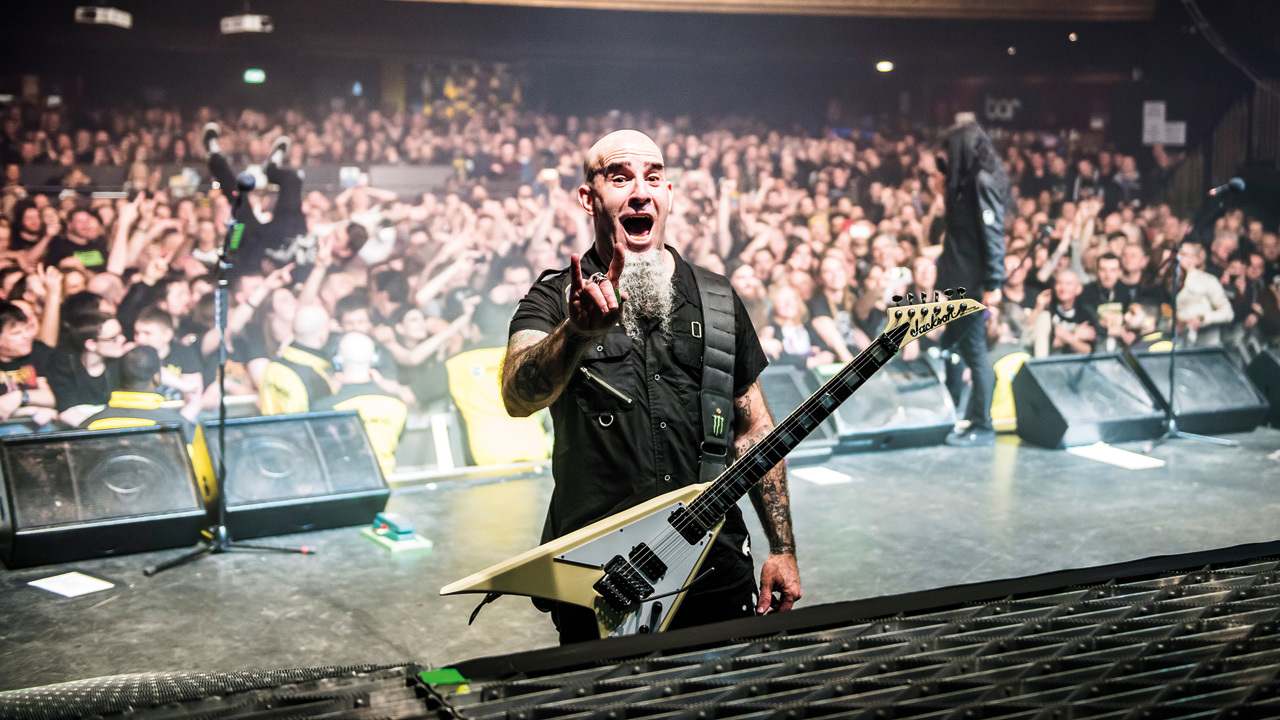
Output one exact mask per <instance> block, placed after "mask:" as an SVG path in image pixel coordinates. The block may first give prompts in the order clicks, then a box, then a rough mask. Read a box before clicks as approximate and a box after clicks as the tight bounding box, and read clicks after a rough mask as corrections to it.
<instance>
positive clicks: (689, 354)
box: [671, 335, 702, 378]
mask: <svg viewBox="0 0 1280 720" xmlns="http://www.w3.org/2000/svg"><path fill="white" fill-rule="evenodd" d="M671 345H672V347H673V349H674V350H675V356H676V361H677V362H679V363H680V364H681V365H683V366H684V368H685V370H688V371H689V374H690V375H692V376H693V377H694V378H701V377H702V338H695V337H691V336H690V337H687V336H684V335H676V336H674V337H673V338H671Z"/></svg>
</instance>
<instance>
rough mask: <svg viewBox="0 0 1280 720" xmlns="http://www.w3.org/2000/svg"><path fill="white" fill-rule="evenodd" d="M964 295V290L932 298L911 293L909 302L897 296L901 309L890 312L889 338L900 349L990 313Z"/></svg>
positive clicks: (894, 298)
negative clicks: (961, 321) (945, 327)
mask: <svg viewBox="0 0 1280 720" xmlns="http://www.w3.org/2000/svg"><path fill="white" fill-rule="evenodd" d="M964 293H965V290H964V288H957V289H955V290H951V289H950V288H948V289H946V290H943V291H942V292H941V293H939V292H937V291H934V293H933V297H932V298H924V297H921V298H916V297H915V296H914V295H913V294H912V293H907V297H906V298H905V299H904V298H903V297H902V296H901V295H894V296H893V301H894V302H895V303H897V305H892V306H890V307H889V309H888V310H887V311H886V312H887V313H888V315H889V324H888V325H887V326H885V329H884V333H885V335H888V336H889V337H890V338H891V339H892V340H893V341H894V342H895V343H897V344H898V345H899V346H902V345H906V344H907V343H909V342H913V341H915V340H917V339H918V338H919V337H920V336H922V335H925V334H927V333H929V332H930V331H932V330H934V329H936V328H939V327H942V326H943V325H946V324H947V323H949V322H954V321H956V320H959V319H960V318H962V317H966V316H969V315H973V314H974V313H979V312H982V311H983V310H986V309H987V306H986V305H983V304H982V303H980V302H978V301H977V300H974V299H973V298H968V297H965V296H964ZM922 295H923V293H922ZM926 300H927V301H928V302H926Z"/></svg>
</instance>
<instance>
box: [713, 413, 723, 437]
mask: <svg viewBox="0 0 1280 720" xmlns="http://www.w3.org/2000/svg"><path fill="white" fill-rule="evenodd" d="M717 412H719V411H717ZM711 434H712V435H715V436H716V437H720V436H721V435H724V416H723V415H716V416H715V417H713V418H711Z"/></svg>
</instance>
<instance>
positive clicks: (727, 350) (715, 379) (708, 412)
mask: <svg viewBox="0 0 1280 720" xmlns="http://www.w3.org/2000/svg"><path fill="white" fill-rule="evenodd" d="M689 266H690V267H691V268H693V277H694V279H695V280H696V282H697V285H698V298H699V300H701V302H702V323H701V325H699V324H696V323H695V324H694V326H693V336H694V337H698V336H702V338H703V350H702V392H701V395H700V397H701V401H702V402H701V403H700V404H701V407H702V445H701V449H702V470H701V472H700V474H699V482H704V483H705V482H711V481H712V480H715V479H716V478H718V477H720V474H721V473H723V472H724V471H725V468H726V467H727V465H728V451H729V430H730V428H731V427H732V423H733V363H734V351H735V349H736V347H737V345H736V338H735V337H734V317H733V314H734V313H733V288H732V287H730V285H729V280H728V279H727V278H725V277H724V276H722V275H717V274H715V273H713V272H711V271H710V270H706V269H704V268H701V267H699V266H697V265H693V264H692V263H690V265H689Z"/></svg>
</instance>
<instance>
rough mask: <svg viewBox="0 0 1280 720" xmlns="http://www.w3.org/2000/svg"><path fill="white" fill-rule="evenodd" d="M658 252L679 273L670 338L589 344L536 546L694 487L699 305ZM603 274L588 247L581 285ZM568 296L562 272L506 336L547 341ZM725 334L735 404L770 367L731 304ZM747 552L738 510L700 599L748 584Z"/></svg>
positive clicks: (616, 336) (562, 424) (569, 394)
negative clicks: (731, 351)
mask: <svg viewBox="0 0 1280 720" xmlns="http://www.w3.org/2000/svg"><path fill="white" fill-rule="evenodd" d="M667 251H668V252H670V253H671V255H672V256H673V257H674V258H675V265H676V268H675V274H674V276H673V278H672V284H673V289H674V296H675V297H674V302H673V307H672V311H671V321H670V325H669V329H670V332H669V334H664V333H663V332H662V331H661V328H660V326H659V325H658V323H656V322H652V323H650V322H648V320H647V319H642V323H645V325H646V329H645V334H644V339H643V340H642V341H636V340H633V339H632V338H631V337H629V336H628V335H627V334H626V332H625V331H624V330H623V328H622V327H621V326H620V325H618V326H615V327H613V328H612V329H610V330H609V332H607V333H605V334H604V335H602V336H600V337H598V338H596V339H595V340H593V341H591V342H589V343H588V347H587V349H586V353H585V354H584V355H583V358H582V360H581V363H580V365H579V369H578V370H577V371H575V372H574V374H573V378H572V379H571V380H570V382H569V384H568V385H567V386H566V387H565V390H564V392H562V393H561V394H560V396H559V397H558V398H557V399H556V401H555V402H554V403H552V405H551V408H550V409H551V419H552V422H553V423H554V425H555V447H554V449H553V452H552V461H551V462H552V474H553V476H554V477H555V489H554V490H553V492H552V496H551V507H550V509H549V511H548V516H547V524H546V527H545V529H544V539H550V538H553V537H559V536H562V535H564V534H566V533H568V532H572V531H573V530H576V529H578V528H581V527H584V526H586V525H588V524H590V523H592V522H594V521H596V520H599V519H601V518H604V517H607V516H609V515H612V514H614V513H616V512H618V511H620V510H623V509H626V508H629V507H632V506H634V505H636V504H639V503H641V502H643V501H645V500H648V499H650V498H653V497H656V496H658V495H661V494H663V493H666V492H669V491H671V490H674V489H676V488H679V487H682V486H686V485H691V484H694V483H697V482H698V481H699V468H700V467H701V453H700V449H699V446H700V442H701V440H702V428H701V417H700V412H699V407H700V399H699V393H700V390H701V387H702V371H703V361H702V357H703V338H702V337H701V336H702V335H703V333H702V332H701V331H700V330H701V323H702V321H703V317H702V304H701V300H700V299H699V296H698V289H697V285H696V284H695V283H696V281H695V279H694V274H693V269H692V268H691V267H690V266H689V265H688V264H687V263H686V262H685V261H684V260H683V259H682V258H681V257H680V255H679V253H677V252H676V251H675V250H674V249H672V248H671V247H669V246H668V247H667ZM605 269H606V266H605V265H604V263H602V262H601V260H600V257H599V255H597V254H596V250H595V248H594V247H593V248H591V249H590V250H588V251H587V253H586V254H585V255H584V256H583V258H582V274H583V276H590V275H591V274H592V273H595V272H604V271H605ZM568 286H569V273H568V272H567V271H560V272H557V273H552V274H549V275H544V276H543V277H542V278H540V279H539V280H538V282H536V283H534V285H533V288H532V289H531V290H530V291H529V294H528V295H526V296H525V297H524V299H523V300H521V301H520V305H519V309H517V310H516V313H515V317H514V318H513V319H512V321H511V327H510V334H515V333H516V332H519V331H521V330H539V331H542V332H547V333H549V332H551V331H552V330H554V329H555V328H556V327H557V326H558V325H559V324H560V323H561V322H563V321H564V320H565V318H566V317H567V315H568V302H567V297H568ZM734 332H735V345H736V350H735V358H734V372H733V384H734V395H735V396H739V395H741V394H743V393H745V392H746V391H747V389H748V388H749V387H750V386H751V384H752V383H753V382H755V380H756V378H757V377H758V376H759V374H760V372H761V371H762V370H763V369H764V368H765V366H766V365H767V364H768V359H767V358H766V357H765V355H764V351H763V350H762V349H761V348H760V340H759V338H758V337H757V336H756V332H755V329H754V328H753V327H752V326H751V319H750V317H749V316H748V315H747V310H746V308H745V307H744V306H743V304H742V300H741V299H740V298H739V297H738V295H737V293H736V292H735V293H734ZM583 370H585V371H586V372H583ZM588 373H589V374H588ZM729 425H730V427H732V423H729ZM730 432H731V431H730ZM748 549H749V546H748V544H747V529H746V525H745V524H744V522H743V519H742V514H741V512H740V511H739V510H738V508H737V507H736V506H735V507H733V508H731V509H730V511H729V512H728V513H727V515H726V519H725V524H724V528H723V529H722V530H721V532H720V534H719V536H718V537H717V539H716V542H715V543H714V544H713V546H712V549H711V550H710V552H709V555H708V557H707V560H706V562H705V565H704V568H705V567H714V568H715V573H714V575H715V578H716V579H714V580H712V579H708V580H707V581H706V582H705V585H706V587H709V588H714V587H718V586H722V585H732V584H735V583H738V582H746V581H748V580H750V579H751V575H752V573H751V556H750V554H749V553H748V552H746V551H747V550H748ZM695 592H696V591H695Z"/></svg>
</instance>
